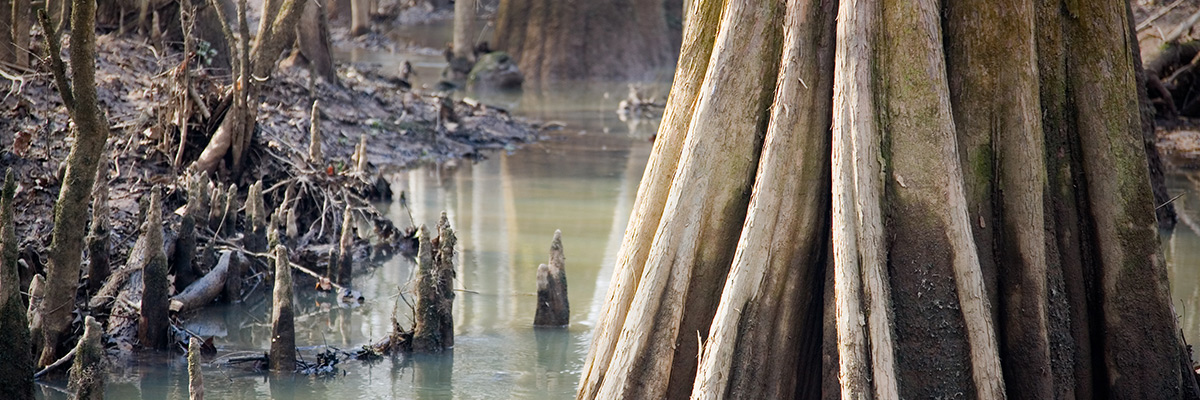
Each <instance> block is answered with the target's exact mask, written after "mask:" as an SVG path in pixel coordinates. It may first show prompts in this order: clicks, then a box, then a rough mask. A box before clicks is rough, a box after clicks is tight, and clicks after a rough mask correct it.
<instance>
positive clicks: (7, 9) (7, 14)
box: [0, 0, 17, 63]
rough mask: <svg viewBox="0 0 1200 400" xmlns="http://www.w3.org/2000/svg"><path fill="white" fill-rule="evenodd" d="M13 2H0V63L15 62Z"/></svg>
mask: <svg viewBox="0 0 1200 400" xmlns="http://www.w3.org/2000/svg"><path fill="white" fill-rule="evenodd" d="M12 17H13V0H0V62H6V63H15V62H16V61H17V54H16V53H15V51H16V49H17V48H16V46H14V45H13V36H12V35H13V23H12Z"/></svg>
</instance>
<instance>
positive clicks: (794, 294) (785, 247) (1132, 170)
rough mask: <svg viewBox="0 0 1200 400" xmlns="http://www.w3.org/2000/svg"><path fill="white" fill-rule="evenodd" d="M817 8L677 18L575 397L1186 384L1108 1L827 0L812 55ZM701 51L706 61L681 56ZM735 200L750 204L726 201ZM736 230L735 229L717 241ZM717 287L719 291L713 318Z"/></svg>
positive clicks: (1067, 392)
mask: <svg viewBox="0 0 1200 400" xmlns="http://www.w3.org/2000/svg"><path fill="white" fill-rule="evenodd" d="M513 3H518V2H516V1H513ZM706 4H707V5H708V7H713V6H712V4H711V3H700V4H695V5H693V6H694V7H692V8H691V9H692V10H702V9H703V7H705V5H706ZM820 4H821V3H817V2H812V3H793V4H790V5H789V6H790V7H791V8H792V9H791V10H790V12H789V13H788V14H787V16H786V17H784V16H783V15H778V14H775V15H774V16H769V15H766V16H764V15H765V14H770V13H771V12H772V10H775V8H773V7H771V6H774V5H776V4H763V5H760V6H758V7H747V6H745V3H742V2H738V1H730V2H728V3H727V4H725V9H724V10H723V12H722V13H720V14H716V16H713V17H711V18H712V19H708V20H705V19H702V18H701V16H703V15H705V14H703V11H696V12H695V13H693V14H690V15H689V21H688V23H687V24H686V25H685V26H686V27H687V29H688V30H689V34H688V37H687V40H686V41H685V45H684V52H683V55H684V57H683V59H682V64H681V70H680V73H679V74H678V75H677V79H676V81H675V83H674V87H673V88H672V100H671V104H672V106H671V108H668V110H667V118H666V119H665V120H664V122H663V125H662V126H661V127H660V133H661V134H660V135H659V138H658V140H657V143H656V145H655V146H656V147H655V150H654V154H653V155H652V158H651V163H650V165H649V168H648V169H647V175H646V178H645V179H644V180H643V184H642V186H641V188H640V190H639V196H638V200H637V201H638V203H637V207H636V208H635V211H634V214H633V216H632V217H631V221H630V225H629V228H628V229H627V236H626V238H625V242H624V243H623V244H622V250H621V253H620V254H619V258H618V260H619V262H618V264H617V268H616V270H615V271H614V275H613V279H612V287H611V288H610V293H609V296H608V301H606V303H605V306H604V309H603V310H602V312H601V316H600V319H599V322H598V324H597V327H596V332H595V333H594V335H593V344H592V348H591V350H590V352H589V355H588V359H587V361H586V364H585V368H584V377H583V381H582V382H581V387H580V390H579V393H578V397H579V398H589V399H590V398H618V397H619V398H674V397H680V396H684V395H686V394H687V393H689V392H690V393H692V394H693V395H694V397H698V398H699V397H703V398H719V397H724V396H730V397H746V398H810V397H815V393H814V392H815V390H816V387H817V386H818V385H817V384H816V382H817V381H818V380H821V382H822V383H821V384H820V387H821V388H822V389H821V390H822V392H823V397H825V398H835V397H838V398H854V399H869V398H875V397H878V398H889V399H890V398H910V397H911V398H943V397H954V396H964V395H965V396H967V397H977V398H990V399H994V398H1005V397H1007V396H1008V395H1009V392H1011V393H1012V395H1013V396H1014V397H1020V398H1049V397H1054V398H1072V397H1074V398H1092V397H1096V396H1098V395H1100V396H1108V394H1110V393H1111V394H1112V395H1111V396H1112V397H1115V398H1126V397H1128V398H1179V397H1181V395H1184V394H1185V393H1183V392H1184V391H1187V392H1188V393H1186V396H1185V397H1190V396H1195V392H1196V388H1197V386H1196V385H1194V384H1193V382H1192V381H1194V372H1193V371H1191V368H1190V364H1189V360H1188V359H1187V357H1186V353H1185V351H1184V350H1183V349H1184V348H1183V347H1181V346H1182V342H1181V341H1180V340H1179V338H1178V334H1177V333H1175V332H1177V326H1176V325H1175V321H1174V315H1173V313H1172V311H1171V307H1170V303H1169V297H1168V293H1167V291H1166V286H1165V284H1166V277H1165V270H1164V268H1163V265H1162V263H1161V261H1160V260H1161V256H1160V255H1159V254H1158V250H1157V236H1156V231H1155V229H1154V222H1155V221H1154V210H1153V208H1154V206H1155V203H1154V201H1153V200H1152V193H1151V190H1150V187H1149V184H1148V182H1149V173H1148V170H1147V167H1146V166H1147V164H1146V159H1145V158H1143V157H1146V155H1145V149H1144V148H1143V144H1142V136H1141V131H1140V129H1141V128H1142V125H1141V121H1140V118H1141V116H1140V115H1139V110H1138V102H1137V90H1136V79H1135V73H1134V68H1133V62H1134V61H1135V60H1136V57H1133V56H1132V53H1131V52H1132V51H1133V48H1132V47H1131V46H1132V44H1131V43H1132V41H1130V40H1128V38H1129V35H1128V33H1129V32H1128V29H1129V25H1128V21H1127V20H1126V18H1128V11H1127V10H1124V8H1123V7H1121V6H1122V5H1123V4H1122V3H1121V2H1117V1H1112V0H1108V1H1104V2H1100V3H1088V4H1086V5H1085V4H1082V3H1074V2H1068V3H1065V4H1064V3H1061V2H1056V1H1048V0H1034V1H1032V2H1031V1H1024V2H1017V3H1011V2H1008V3H1005V2H1000V1H973V0H972V1H968V2H967V3H955V4H945V5H944V6H943V5H940V4H938V3H937V2H935V1H932V0H920V1H917V2H904V1H896V0H857V1H844V2H841V4H840V7H839V9H840V13H839V15H838V17H837V22H836V23H837V26H836V33H835V34H833V35H834V36H832V37H835V38H837V39H838V40H837V50H836V55H835V56H834V59H833V61H832V62H833V67H832V68H829V67H825V68H826V69H824V70H823V69H821V68H815V67H814V66H821V65H828V64H822V61H821V60H827V58H823V57H828V56H827V55H825V54H828V53H827V52H828V51H829V50H828V48H827V47H823V46H822V45H821V44H820V43H823V42H819V41H816V38H819V37H822V36H820V35H819V34H817V33H814V31H807V30H805V31H800V30H793V29H794V27H795V26H797V25H794V24H795V23H796V22H795V21H796V20H794V18H797V17H798V16H799V15H807V14H801V13H799V11H798V10H804V11H806V12H811V13H814V14H812V15H830V13H829V7H832V6H831V5H829V4H826V5H824V7H826V8H820V7H821V6H820ZM531 7H532V6H531ZM806 7H812V8H806ZM756 18H761V19H756ZM778 19H786V20H787V21H788V22H787V25H786V26H787V28H786V29H785V32H786V34H785V38H786V39H785V43H786V45H785V50H784V54H787V55H786V56H785V58H784V59H783V62H782V64H779V65H778V68H779V70H778V71H775V70H774V69H771V67H770V66H769V65H772V64H768V63H773V62H778V60H779V59H778V52H777V50H776V49H775V48H774V47H775V46H778V42H777V41H773V40H771V34H769V33H768V34H764V33H763V32H762V31H758V32H755V33H756V35H754V36H753V37H754V38H755V39H757V41H756V40H751V39H749V38H738V37H737V35H736V34H737V33H739V31H740V33H745V32H746V31H751V32H754V30H755V29H758V28H761V27H762V26H771V24H772V23H773V22H775V21H777V20H778ZM502 20H503V19H502ZM717 21H719V22H717ZM813 21H814V23H813V25H812V26H814V27H815V26H818V25H819V24H817V23H815V21H819V19H814V20H813ZM697 22H705V23H707V24H708V25H709V26H712V25H717V24H719V25H720V27H721V28H720V33H719V34H717V38H716V41H715V43H716V44H715V45H714V46H713V47H712V51H711V54H709V53H708V52H707V51H705V52H697V51H696V46H697V45H696V44H697V43H703V41H702V40H703V39H697V38H696V36H693V35H695V34H696V32H702V29H711V28H710V27H706V26H705V24H701V23H697ZM826 23H827V24H829V23H831V22H826ZM826 26H828V25H826ZM731 27H736V28H738V29H737V30H733V28H731ZM943 28H944V29H945V30H946V36H945V37H943V32H942V29H943ZM814 29H816V28H814ZM825 29H829V28H825ZM799 32H804V35H812V36H802V35H801V34H800V33H799ZM815 32H830V31H828V30H825V31H821V30H816V31H815ZM1035 33H1036V35H1035ZM797 37H804V38H808V39H805V40H808V41H813V42H811V43H810V42H807V41H804V40H800V41H799V42H800V43H808V44H807V45H799V46H797V45H796V44H795V43H797V39H796V38H797ZM826 40H831V39H826ZM535 42H536V41H531V40H530V38H529V37H526V38H523V39H522V41H519V42H518V43H520V44H521V46H529V45H531V43H535ZM729 43H737V44H738V46H737V47H733V46H729V45H728V44H729ZM824 43H828V42H824ZM995 43H1005V44H1006V46H1005V47H1003V48H997V47H996V46H995ZM772 52H775V53H774V56H773V57H772V58H773V59H772V60H771V61H769V62H762V63H757V64H756V63H753V62H749V61H747V60H755V59H757V57H758V56H761V55H763V54H771V53H772ZM823 52H824V53H823ZM699 53H702V54H699ZM731 53H732V54H731ZM796 60H799V61H796ZM699 63H705V64H704V65H705V67H704V68H705V69H706V70H707V73H706V74H704V75H700V74H695V73H694V72H695V71H694V70H693V69H689V68H694V67H695V66H696V65H697V64H699ZM800 65H805V66H808V67H805V68H800V67H799V66H800ZM806 68H809V69H806ZM814 68H815V69H814ZM729 71H736V74H740V75H739V76H730V74H731V73H730V72H729ZM804 71H809V72H804ZM817 71H828V72H823V73H822V72H817ZM808 74H816V76H810V75H808ZM764 77H766V78H764ZM830 81H832V82H833V89H832V112H830V113H829V114H832V121H831V123H830V125H831V126H832V132H833V138H832V143H831V144H822V142H821V141H820V140H822V137H821V136H820V135H818V134H817V133H820V132H822V129H823V126H822V125H821V123H820V119H819V118H820V117H821V116H822V115H823V114H824V113H827V112H829V111H827V109H823V108H822V107H821V106H819V104H822V103H825V102H826V101H828V100H827V99H826V98H825V97H824V96H830V94H829V91H830V89H827V87H828V86H825V85H828V84H829V83H828V82H830ZM797 85H798V86H797ZM697 87H698V88H699V90H698V91H697ZM801 88H802V89H801ZM797 92H798V93H802V94H803V95H804V96H811V97H804V98H805V99H808V100H806V101H808V103H798V102H797V101H796V100H795V96H789V95H788V94H789V93H797ZM771 93H774V96H775V99H774V102H773V103H767V101H770V100H763V99H762V96H763V95H764V94H771ZM689 96H692V97H689ZM683 99H686V101H680V100H683ZM677 101H678V103H676V102H677ZM767 104H771V106H770V107H771V110H772V114H771V119H770V120H769V124H768V120H766V119H765V118H764V117H762V112H763V111H765V110H767ZM826 104H827V103H826ZM677 106H678V107H679V108H678V109H676V108H675V107H677ZM713 110H721V111H722V112H723V114H722V116H724V117H725V118H724V119H722V118H715V117H714V116H713V113H714V112H713ZM756 110H757V111H758V112H757V113H756V112H755V111H756ZM789 110H791V113H796V114H790V113H789V112H788V111H789ZM756 115H757V116H758V118H760V119H757V120H756V119H754V118H756V117H755V116H756ZM803 116H807V117H805V118H806V119H803V120H802V119H799V118H801V117H803ZM739 118H740V120H739ZM729 121H743V122H745V121H757V122H756V123H753V124H745V125H740V124H739V125H734V124H730V123H729ZM800 121H805V122H800ZM727 124H728V125H727ZM746 125H750V126H754V127H756V128H757V129H765V135H766V140H765V141H763V142H761V146H760V142H759V141H758V140H757V138H756V137H755V136H756V135H755V134H748V135H746V136H740V135H743V133H742V132H743V131H741V130H740V129H738V128H740V127H744V126H746ZM749 131H750V132H755V133H757V132H762V131H761V130H757V131H756V130H753V129H751V130H749ZM681 132H687V133H686V135H680V133H681ZM814 132H816V133H814ZM743 139H744V140H747V141H748V142H750V145H746V144H745V143H742V142H740V141H738V140H743ZM824 140H828V139H827V137H825V139H824ZM796 142H803V143H806V144H804V145H795V146H796V147H791V146H792V145H791V143H796ZM714 143H719V144H720V145H716V144H714ZM826 143H828V142H826ZM823 146H828V147H823ZM789 149H792V150H789ZM797 149H802V150H803V152H801V150H797ZM814 149H817V150H814ZM724 157H728V158H724ZM745 160H748V161H745ZM781 160H786V161H787V162H782V161H781ZM821 160H828V161H821ZM825 162H829V164H825ZM830 164H831V168H832V174H831V176H832V178H831V180H832V182H831V183H825V185H829V186H826V187H822V186H823V185H822V183H824V182H823V179H822V178H821V177H820V175H819V174H818V173H817V170H818V169H820V168H824V167H823V165H830ZM747 165H750V166H755V165H757V167H758V174H757V175H755V176H753V178H751V177H750V176H749V170H748V168H746V166H747ZM814 165H815V167H814ZM697 170H703V171H704V173H703V174H701V173H697V172H696V171H697ZM776 171H783V172H776ZM778 175H787V176H778ZM730 177H743V179H745V180H744V181H740V182H743V183H742V186H739V185H738V184H737V182H738V181H737V179H731V178H730ZM784 178H790V179H797V180H798V181H799V182H804V183H805V185H802V186H800V188H799V189H797V190H803V191H793V188H794V187H793V186H790V185H789V183H788V182H789V180H788V179H784ZM750 182H753V184H754V186H753V191H752V192H751V193H752V198H751V199H750V201H749V203H748V204H747V203H744V202H742V203H739V202H738V201H739V200H740V199H741V198H739V194H744V193H745V192H746V191H747V190H748V189H750V186H749V183H750ZM814 182H818V183H816V184H814ZM718 184H720V185H722V186H720V189H714V187H717V185H718ZM709 190H711V191H713V192H716V193H720V195H714V194H711V193H709V192H708V191H709ZM780 193H783V194H780ZM804 193H808V194H807V195H806V194H804ZM825 196H829V197H825ZM828 198H832V199H833V201H832V203H824V202H823V201H824V200H823V199H828ZM664 199H665V201H664ZM697 204H700V205H697ZM827 204H828V205H827ZM722 206H728V207H729V208H726V209H721V208H720V207H722ZM736 209H742V210H745V214H742V215H744V216H745V218H741V216H742V215H738V214H736V213H725V212H723V211H726V210H736ZM806 210H807V211H806ZM689 218H690V219H689ZM829 220H832V227H831V228H832V229H831V232H832V234H831V235H830V236H831V237H832V241H830V237H827V236H824V235H822V234H821V232H822V229H821V228H822V227H823V224H824V221H829ZM789 224H793V225H789ZM814 231H815V232H816V233H812V232H814ZM648 232H654V233H652V234H648ZM804 232H807V233H804ZM732 234H740V240H739V241H738V242H737V243H738V244H737V246H736V248H735V249H730V248H729V246H722V244H727V243H731V242H733V239H732V238H731V235H732ZM755 239H757V240H755ZM829 243H831V244H829ZM827 245H828V246H830V247H829V248H828V250H821V249H824V248H826V247H825V246H827ZM693 246H695V247H693ZM728 251H732V253H727V252H728ZM789 252H790V253H789ZM828 253H832V265H830V266H828V267H826V266H827V265H829V264H826V263H828V262H829V261H830V260H829V259H828V256H824V255H825V254H828ZM722 256H725V258H722ZM779 265H785V266H787V268H779V267H777V266H779ZM726 266H732V268H731V269H727V270H726V269H723V268H724V267H726ZM781 270H785V271H787V272H786V273H781V272H773V271H781ZM824 271H829V273H828V274H827V276H825V277H822V276H821V275H822V274H823V272H824ZM1135 271H1136V272H1135ZM726 272H728V273H726ZM721 283H724V285H725V286H724V290H719V289H717V288H718V287H720V286H719V285H720V284H721ZM712 293H720V299H721V302H720V305H719V306H718V307H717V309H716V312H715V314H706V309H705V308H704V306H703V304H705V303H706V301H707V300H708V299H707V298H706V297H705V296H704V295H705V294H712ZM805 302H807V303H805ZM710 304H711V303H710ZM804 304H807V305H808V306H807V307H805V306H803V305H804ZM822 304H823V305H824V309H823V310H822V309H821V308H820V307H821V305H822ZM801 309H807V310H809V311H808V312H806V313H805V314H790V313H785V311H780V310H792V312H797V313H799V312H800V311H799V310H801ZM818 310H821V311H824V312H821V311H818ZM708 312H711V311H708ZM818 314H821V315H823V317H818ZM799 315H806V316H807V317H803V318H802V317H799ZM710 316H711V319H710V318H709V317H710ZM816 318H823V319H824V320H823V321H822V323H821V324H817V323H815V320H816ZM708 323H711V327H710V329H711V330H709V331H708V332H709V333H710V335H709V337H708V339H707V342H705V345H704V347H703V353H702V356H701V366H700V369H699V372H698V374H697V375H696V376H695V379H694V380H692V379H688V378H691V377H690V376H688V375H689V373H690V372H691V370H692V369H691V368H689V367H688V366H687V362H688V360H687V359H689V358H690V357H691V355H692V354H695V351H696V350H697V349H696V348H695V347H690V348H689V345H690V343H688V341H687V339H690V335H686V334H685V332H692V331H696V330H699V329H697V328H696V327H697V326H703V325H704V324H708ZM995 323H999V324H1000V325H999V327H995V326H993V324H995ZM815 326H822V327H824V329H823V331H822V332H820V333H818V332H815V331H816V329H817V328H815ZM806 328H807V329H811V330H806ZM835 328H836V329H835ZM617 332H620V333H617ZM704 332H705V331H704V330H700V332H699V333H701V334H703V333H704ZM765 332H770V333H771V334H766V333H765ZM818 336H819V337H820V338H819V339H818ZM764 338H765V340H764ZM776 338H779V339H778V340H783V342H779V343H775V344H773V345H771V343H773V342H771V341H770V340H773V339H776ZM700 340H704V338H703V337H701V338H700ZM818 340H819V341H821V342H822V343H820V345H819V346H818V344H817V343H815V342H816V341H818ZM817 348H823V349H824V350H823V356H822V359H821V360H820V361H819V362H817V361H816V360H814V358H815V352H816V349H817ZM756 349H770V350H769V351H762V350H756ZM777 359H778V360H783V361H782V363H777V362H776V361H775V360H777ZM788 363H798V364H800V365H801V366H800V367H799V368H795V369H789V367H788V365H789V364H788ZM818 364H820V365H823V367H822V368H823V371H820V373H819V372H818V371H817V369H818V368H817V367H816V366H815V365H818ZM805 366H808V367H805ZM834 370H837V371H834ZM822 379H823V380H822ZM689 380H690V382H689ZM839 380H840V382H838V381H839ZM1184 380H1186V381H1187V384H1186V385H1185V384H1184V382H1183V381H1184ZM801 382H808V383H809V384H803V383H801ZM791 385H794V386H791ZM838 386H840V387H838Z"/></svg>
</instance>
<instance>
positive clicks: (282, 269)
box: [270, 246, 296, 371]
mask: <svg viewBox="0 0 1200 400" xmlns="http://www.w3.org/2000/svg"><path fill="white" fill-rule="evenodd" d="M293 315H294V314H293V310H292V265H291V264H289V263H288V251H287V247H284V246H275V291H274V299H273V304H272V307H271V353H270V366H271V370H272V371H293V370H295V369H296V323H295V321H294V319H293V318H294V316H293Z"/></svg>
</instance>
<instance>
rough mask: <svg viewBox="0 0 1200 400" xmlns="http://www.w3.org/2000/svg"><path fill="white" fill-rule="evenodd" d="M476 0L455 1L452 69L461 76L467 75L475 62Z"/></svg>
mask: <svg viewBox="0 0 1200 400" xmlns="http://www.w3.org/2000/svg"><path fill="white" fill-rule="evenodd" d="M476 4H477V3H476V1H475V0H457V1H455V2H454V43H453V44H452V49H451V50H452V53H453V55H452V57H451V59H450V69H451V70H452V71H453V72H454V73H455V74H458V75H459V76H461V77H464V78H465V77H466V76H467V74H468V73H470V72H471V66H473V65H474V64H475V35H477V34H478V33H476V32H475V31H476V30H477V29H476V28H475V19H476V15H475V7H476Z"/></svg>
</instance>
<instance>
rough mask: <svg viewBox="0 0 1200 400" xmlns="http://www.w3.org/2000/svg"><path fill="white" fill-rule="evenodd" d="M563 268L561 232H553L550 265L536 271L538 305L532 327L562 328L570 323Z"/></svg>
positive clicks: (543, 265)
mask: <svg viewBox="0 0 1200 400" xmlns="http://www.w3.org/2000/svg"><path fill="white" fill-rule="evenodd" d="M565 267H566V257H565V256H564V255H563V248H562V231H554V241H553V242H552V243H551V244H550V265H546V264H542V265H539V266H538V270H537V286H538V291H537V297H538V303H537V313H536V314H534V317H533V326H547V327H564V326H567V325H569V324H570V323H571V305H570V303H569V302H568V301H567V271H566V270H565Z"/></svg>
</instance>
